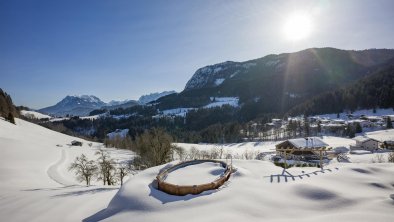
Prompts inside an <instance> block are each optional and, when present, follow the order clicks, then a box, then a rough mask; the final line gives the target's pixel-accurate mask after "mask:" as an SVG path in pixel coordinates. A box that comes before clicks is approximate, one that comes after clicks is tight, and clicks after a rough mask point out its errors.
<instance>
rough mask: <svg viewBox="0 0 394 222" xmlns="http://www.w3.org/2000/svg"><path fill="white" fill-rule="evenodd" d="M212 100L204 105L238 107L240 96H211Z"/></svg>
mask: <svg viewBox="0 0 394 222" xmlns="http://www.w3.org/2000/svg"><path fill="white" fill-rule="evenodd" d="M211 101H213V102H212V103H210V104H208V105H206V106H204V108H213V107H221V106H224V105H229V106H233V107H238V102H239V98H238V97H211Z"/></svg>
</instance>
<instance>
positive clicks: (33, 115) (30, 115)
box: [21, 110, 52, 119]
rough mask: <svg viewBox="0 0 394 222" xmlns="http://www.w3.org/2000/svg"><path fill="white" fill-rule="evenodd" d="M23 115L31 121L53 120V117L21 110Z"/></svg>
mask: <svg viewBox="0 0 394 222" xmlns="http://www.w3.org/2000/svg"><path fill="white" fill-rule="evenodd" d="M21 114H22V115H23V116H25V117H27V118H30V119H51V118H52V117H51V116H48V115H45V114H42V113H39V112H36V111H27V110H21Z"/></svg>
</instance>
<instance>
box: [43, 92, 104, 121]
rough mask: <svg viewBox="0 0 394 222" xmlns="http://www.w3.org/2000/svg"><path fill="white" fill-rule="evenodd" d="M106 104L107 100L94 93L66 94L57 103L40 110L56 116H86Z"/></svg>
mask: <svg viewBox="0 0 394 222" xmlns="http://www.w3.org/2000/svg"><path fill="white" fill-rule="evenodd" d="M105 105H106V103H105V102H103V101H101V100H100V99H99V98H97V97H96V96H92V95H82V96H66V97H65V98H64V99H62V100H61V101H60V102H58V103H57V104H56V105H54V106H50V107H46V108H43V109H40V110H39V112H42V113H47V114H52V115H56V116H65V115H74V116H85V115H88V114H89V113H90V112H91V111H93V110H95V109H99V108H101V107H103V106H105Z"/></svg>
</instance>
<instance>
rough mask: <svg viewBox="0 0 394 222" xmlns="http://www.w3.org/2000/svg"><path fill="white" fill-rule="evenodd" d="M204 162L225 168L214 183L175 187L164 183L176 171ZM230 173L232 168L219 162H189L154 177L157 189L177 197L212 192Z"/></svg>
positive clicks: (179, 164)
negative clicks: (217, 164)
mask: <svg viewBox="0 0 394 222" xmlns="http://www.w3.org/2000/svg"><path fill="white" fill-rule="evenodd" d="M206 162H211V163H219V164H220V165H221V166H222V167H223V168H225V171H224V173H223V174H222V175H221V176H220V177H219V178H218V179H216V180H215V181H212V182H211V183H205V184H199V185H176V184H171V183H167V182H165V179H166V178H167V175H168V174H169V173H171V172H173V171H175V170H177V169H180V168H183V167H186V166H190V165H196V164H200V163H206ZM231 172H232V167H231V165H228V164H227V163H225V162H223V161H219V160H191V161H185V162H181V163H178V164H176V165H174V166H172V167H170V168H168V169H166V170H164V171H163V172H161V173H159V174H158V175H157V177H156V179H157V187H158V189H159V190H161V191H163V192H165V193H168V194H171V195H177V196H184V195H187V194H199V193H202V192H203V191H206V190H214V189H217V188H219V187H220V186H222V185H223V184H224V183H225V182H226V181H227V180H228V179H229V178H230V175H231Z"/></svg>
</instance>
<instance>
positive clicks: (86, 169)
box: [68, 154, 97, 186]
mask: <svg viewBox="0 0 394 222" xmlns="http://www.w3.org/2000/svg"><path fill="white" fill-rule="evenodd" d="M68 170H69V171H75V174H76V175H77V179H78V181H80V182H82V181H85V182H86V185H87V186H89V185H90V181H91V179H92V178H93V177H94V176H95V175H96V173H97V166H96V164H95V163H94V161H93V160H88V159H87V158H86V156H85V155H84V154H82V155H81V156H79V157H76V158H75V160H74V162H73V163H71V165H70V167H69V168H68Z"/></svg>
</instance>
